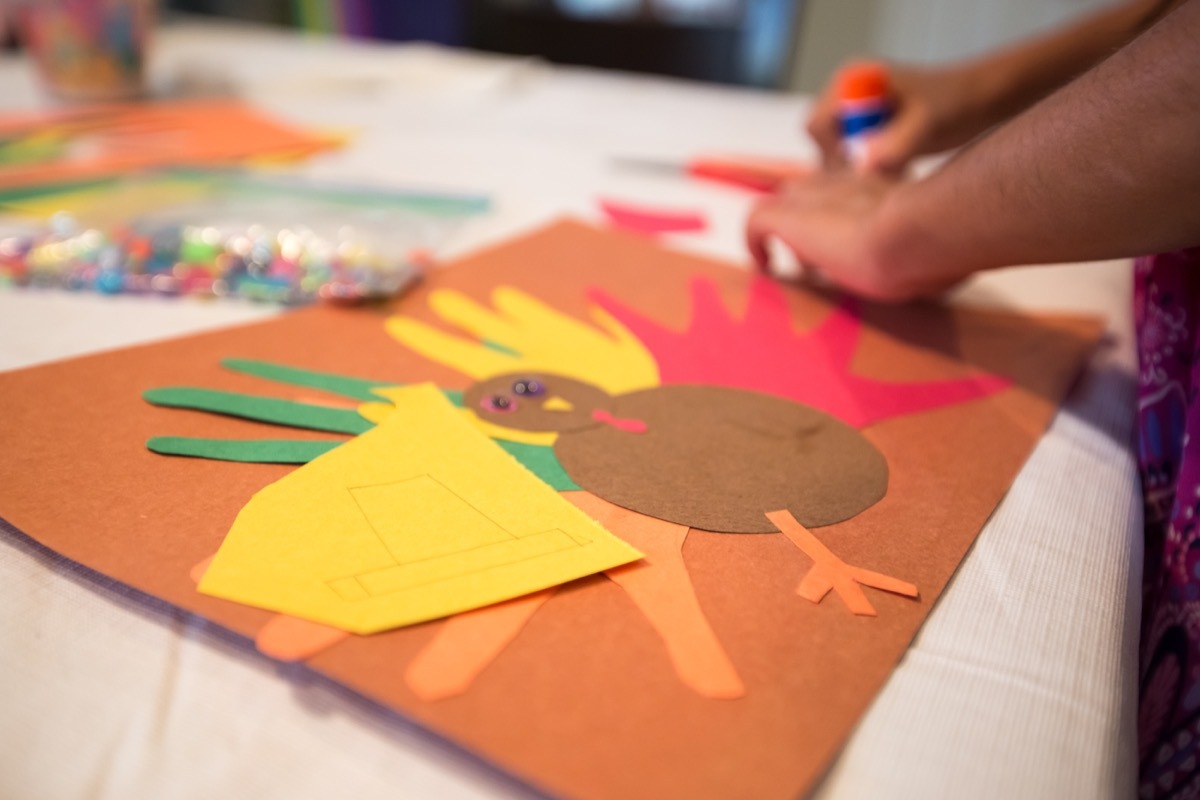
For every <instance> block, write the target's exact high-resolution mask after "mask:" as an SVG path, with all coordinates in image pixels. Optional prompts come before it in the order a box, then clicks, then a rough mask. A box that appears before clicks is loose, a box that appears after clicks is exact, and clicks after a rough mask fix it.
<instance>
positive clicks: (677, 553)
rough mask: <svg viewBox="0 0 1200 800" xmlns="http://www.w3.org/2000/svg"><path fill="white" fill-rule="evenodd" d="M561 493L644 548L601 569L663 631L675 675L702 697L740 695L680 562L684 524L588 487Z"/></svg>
mask: <svg viewBox="0 0 1200 800" xmlns="http://www.w3.org/2000/svg"><path fill="white" fill-rule="evenodd" d="M563 496H564V497H566V498H567V499H568V500H570V501H571V502H572V503H574V504H575V505H576V506H578V507H579V508H580V509H582V510H583V511H584V512H585V513H586V514H588V515H589V516H591V517H592V518H593V519H595V520H596V521H597V522H599V523H600V524H601V525H603V526H604V527H606V528H608V529H609V530H610V531H612V532H613V533H615V534H616V535H617V536H620V537H621V538H622V539H624V540H625V541H627V542H629V543H630V544H632V545H633V546H634V547H636V548H638V549H639V550H641V551H642V552H643V553H644V554H645V558H644V559H642V560H641V561H638V562H636V563H633V564H629V565H626V566H624V567H618V568H616V569H610V570H609V571H608V572H607V573H606V574H607V575H608V577H609V578H611V579H612V580H613V581H614V582H615V583H616V584H617V585H618V586H620V587H621V588H622V589H624V590H625V593H626V594H628V595H629V597H630V599H631V600H633V602H634V603H635V604H636V605H637V607H638V609H639V610H641V612H642V613H643V614H645V615H646V619H647V620H649V622H650V624H651V625H653V626H654V629H655V630H656V631H657V632H658V635H659V636H661V637H662V639H663V643H664V644H666V646H667V655H668V656H669V657H670V659H671V663H672V664H673V665H674V667H675V672H676V673H678V675H679V679H680V680H682V681H683V682H684V683H685V684H687V686H688V687H689V688H691V689H692V690H693V691H695V692H696V693H697V694H699V695H701V696H703V697H711V698H716V699H731V698H736V697H742V696H743V695H744V694H745V693H746V687H745V685H744V684H743V683H742V679H741V678H740V677H739V676H738V673H737V669H736V668H735V667H734V666H733V662H732V661H730V660H729V656H728V655H727V654H726V652H725V648H724V647H723V646H722V645H721V642H720V640H719V639H718V638H717V635H716V633H714V632H713V629H712V626H711V625H710V624H709V622H708V617H706V616H705V615H704V610H703V609H702V608H701V607H700V601H699V600H698V599H697V598H696V591H695V589H694V588H693V587H692V579H691V577H689V576H688V572H687V566H686V565H685V564H684V563H683V543H684V540H685V539H687V535H688V528H687V527H685V526H683V525H677V524H675V523H673V522H664V521H663V520H660V519H655V518H654V517H647V516H645V515H642V514H638V513H635V512H633V511H630V510H628V509H625V508H621V507H620V506H615V505H613V504H612V503H608V502H605V501H604V500H601V499H600V498H599V497H596V496H595V495H593V494H589V493H587V492H565V493H564V495H563Z"/></svg>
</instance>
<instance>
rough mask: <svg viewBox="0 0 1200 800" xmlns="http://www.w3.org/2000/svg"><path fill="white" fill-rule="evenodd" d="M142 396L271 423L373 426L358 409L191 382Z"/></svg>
mask: <svg viewBox="0 0 1200 800" xmlns="http://www.w3.org/2000/svg"><path fill="white" fill-rule="evenodd" d="M142 397H144V398H145V399H146V400H147V401H149V402H150V403H153V404H154V405H156V406H168V407H170V408H187V409H191V410H193V411H209V412H212V413H214V414H228V415H229V416H233V417H242V418H244V419H252V420H256V421H258V422H270V423H272V424H274V425H289V426H291V427H293V428H309V429H311V430H316V431H327V432H329V433H347V434H350V435H352V436H353V435H357V434H360V433H365V432H367V431H368V430H370V429H371V428H372V427H374V426H373V425H372V424H371V423H370V422H369V421H368V420H365V419H363V418H362V417H360V416H359V415H358V412H357V411H351V410H347V409H341V408H327V407H325V406H317V405H311V404H309V403H296V402H293V401H291V400H279V399H277V398H274V397H258V396H256V395H250V394H237V393H235V392H220V391H216V390H213V389H198V388H194V387H190V386H170V387H166V388H162V389H148V390H147V391H145V392H143V393H142Z"/></svg>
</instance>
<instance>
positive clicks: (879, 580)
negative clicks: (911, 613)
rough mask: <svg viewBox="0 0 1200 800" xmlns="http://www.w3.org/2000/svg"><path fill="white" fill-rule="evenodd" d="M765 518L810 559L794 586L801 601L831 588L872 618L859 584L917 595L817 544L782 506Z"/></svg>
mask: <svg viewBox="0 0 1200 800" xmlns="http://www.w3.org/2000/svg"><path fill="white" fill-rule="evenodd" d="M767 519H769V520H771V522H772V523H774V524H775V527H777V528H779V530H780V531H782V532H783V535H784V536H786V537H787V538H788V539H789V540H790V541H791V542H792V544H794V545H796V547H799V548H800V549H801V550H803V551H804V553H805V555H807V556H808V557H809V558H811V559H812V560H813V562H814V563H813V566H812V569H810V570H809V571H808V574H807V575H805V576H804V579H803V580H801V581H800V585H799V586H798V587H796V594H798V595H800V596H801V597H803V598H804V599H805V600H809V601H811V602H813V603H819V602H821V600H822V599H824V597H825V595H827V594H829V590H830V589H832V590H834V591H835V592H837V595H838V597H840V598H842V602H844V603H845V604H846V607H847V608H849V609H850V610H851V611H852V612H854V613H855V614H858V615H860V616H864V617H873V616H875V607H874V606H872V605H871V602H870V601H869V600H867V595H866V593H865V592H863V590H862V587H863V586H871V587H873V588H875V589H882V590H883V591H885V592H893V593H895V594H899V595H904V596H905V597H916V596H917V587H916V586H914V585H913V584H911V583H907V582H905V581H901V580H897V579H896V578H892V577H890V576H888V575H883V574H881V573H878V572H872V571H871V570H868V569H862V568H861V567H853V566H850V565H849V564H847V563H846V562H845V561H842V560H841V559H840V558H838V557H837V556H835V555H834V554H833V551H831V550H830V549H829V548H828V547H826V546H825V545H823V544H821V542H820V540H818V539H817V537H816V536H814V535H813V534H812V531H810V530H809V529H808V528H806V527H804V526H803V525H801V524H800V523H799V522H797V521H796V518H795V517H793V516H792V514H791V512H790V511H787V510H786V509H785V510H783V511H771V512H768V514H767Z"/></svg>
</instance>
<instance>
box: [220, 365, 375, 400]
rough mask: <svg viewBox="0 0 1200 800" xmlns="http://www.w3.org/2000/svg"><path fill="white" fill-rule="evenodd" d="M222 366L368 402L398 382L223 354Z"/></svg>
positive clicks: (267, 378) (246, 373)
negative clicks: (354, 376) (224, 356)
mask: <svg viewBox="0 0 1200 800" xmlns="http://www.w3.org/2000/svg"><path fill="white" fill-rule="evenodd" d="M221 366H222V367H225V368H226V369H231V370H233V371H234V372H241V373H243V374H245V375H253V376H255V377H256V378H265V379H266V380H269V381H276V382H278V383H286V384H289V385H291V386H305V387H307V388H309V389H320V390H322V391H325V392H333V393H334V394H340V395H341V396H342V397H349V398H351V399H353V400H363V401H366V402H372V401H378V400H379V399H380V397H379V395H377V394H375V393H373V392H372V391H371V390H372V389H383V388H386V387H388V386H395V385H396V384H395V383H394V382H393V383H388V382H386V381H371V380H366V379H365V378H351V377H347V376H345V375H337V374H334V373H332V372H316V371H315V370H310V369H300V368H299V367H289V366H286V365H284V364H273V363H271V362H270V361H254V360H252V359H248V358H223V359H221Z"/></svg>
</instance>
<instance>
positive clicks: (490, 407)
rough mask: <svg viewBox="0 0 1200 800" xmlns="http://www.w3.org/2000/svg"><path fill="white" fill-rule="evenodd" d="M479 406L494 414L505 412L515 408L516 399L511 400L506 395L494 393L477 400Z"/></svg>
mask: <svg viewBox="0 0 1200 800" xmlns="http://www.w3.org/2000/svg"><path fill="white" fill-rule="evenodd" d="M479 406H480V407H481V408H482V409H483V410H484V411H491V412H493V413H496V414H507V413H508V412H510V411H516V410H517V401H516V400H513V399H512V398H511V397H509V396H508V395H504V394H494V395H492V396H491V397H485V398H483V400H481V401H480V402H479Z"/></svg>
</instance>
